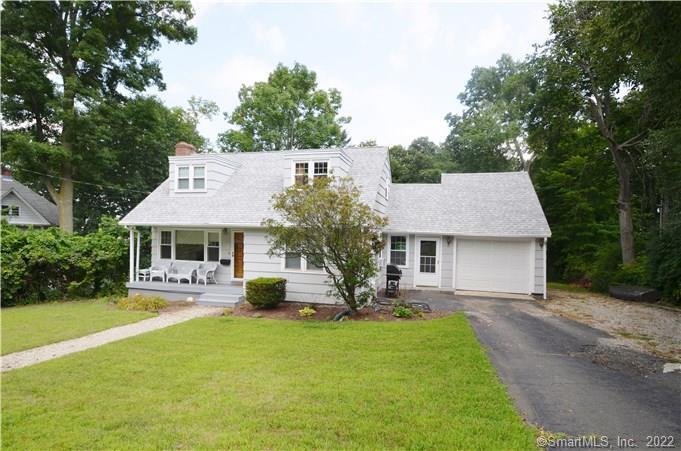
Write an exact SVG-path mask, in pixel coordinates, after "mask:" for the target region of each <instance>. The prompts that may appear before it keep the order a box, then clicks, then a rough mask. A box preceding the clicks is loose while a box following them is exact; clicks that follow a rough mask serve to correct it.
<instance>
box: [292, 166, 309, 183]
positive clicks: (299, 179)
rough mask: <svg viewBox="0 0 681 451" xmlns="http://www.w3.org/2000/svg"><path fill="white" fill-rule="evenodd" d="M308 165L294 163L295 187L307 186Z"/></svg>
mask: <svg viewBox="0 0 681 451" xmlns="http://www.w3.org/2000/svg"><path fill="white" fill-rule="evenodd" d="M308 167H309V166H308V163H296V167H295V171H296V172H295V183H296V185H307V182H308Z"/></svg>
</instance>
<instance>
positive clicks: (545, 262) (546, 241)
mask: <svg viewBox="0 0 681 451" xmlns="http://www.w3.org/2000/svg"><path fill="white" fill-rule="evenodd" d="M548 244H549V240H548V238H544V300H546V298H547V296H548V294H547V293H546V264H547V261H546V247H547V246H548Z"/></svg>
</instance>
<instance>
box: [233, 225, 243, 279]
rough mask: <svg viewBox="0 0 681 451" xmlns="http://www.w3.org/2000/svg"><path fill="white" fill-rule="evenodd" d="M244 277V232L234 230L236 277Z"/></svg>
mask: <svg viewBox="0 0 681 451" xmlns="http://www.w3.org/2000/svg"><path fill="white" fill-rule="evenodd" d="M243 277H244V232H234V278H235V279H243Z"/></svg>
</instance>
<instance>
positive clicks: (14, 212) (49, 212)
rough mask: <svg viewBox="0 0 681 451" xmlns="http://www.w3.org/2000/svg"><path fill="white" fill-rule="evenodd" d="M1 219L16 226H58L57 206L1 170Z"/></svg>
mask: <svg viewBox="0 0 681 451" xmlns="http://www.w3.org/2000/svg"><path fill="white" fill-rule="evenodd" d="M0 185H1V188H2V189H1V191H2V219H4V220H6V221H7V223H9V224H14V225H18V226H36V227H49V226H56V225H58V224H59V215H58V213H57V206H56V205H55V204H53V203H52V202H50V201H49V200H47V199H45V198H44V197H43V196H41V195H40V194H38V193H36V192H35V191H33V190H31V189H30V188H28V187H27V186H25V185H23V184H21V183H19V182H18V181H16V180H15V179H14V177H12V173H11V172H10V171H9V170H8V169H3V170H2V181H1V182H0Z"/></svg>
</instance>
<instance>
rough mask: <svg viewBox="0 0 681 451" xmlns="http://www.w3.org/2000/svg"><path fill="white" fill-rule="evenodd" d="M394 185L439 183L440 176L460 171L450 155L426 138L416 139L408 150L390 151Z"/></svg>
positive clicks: (391, 148) (397, 149) (399, 148)
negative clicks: (444, 173)
mask: <svg viewBox="0 0 681 451" xmlns="http://www.w3.org/2000/svg"><path fill="white" fill-rule="evenodd" d="M388 152H389V155H390V166H391V170H392V178H393V182H394V183H438V182H439V181H440V174H442V173H443V172H454V171H455V170H457V169H458V167H457V166H456V164H455V163H454V162H453V161H452V160H451V159H450V157H449V154H448V153H447V152H444V151H443V150H442V148H441V147H440V146H438V145H437V144H435V143H434V142H432V141H430V140H429V139H428V138H426V137H425V136H422V137H420V138H416V139H415V140H413V141H412V142H411V144H410V145H409V147H407V148H406V149H405V148H404V147H403V146H401V145H397V146H392V147H390V149H388Z"/></svg>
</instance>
